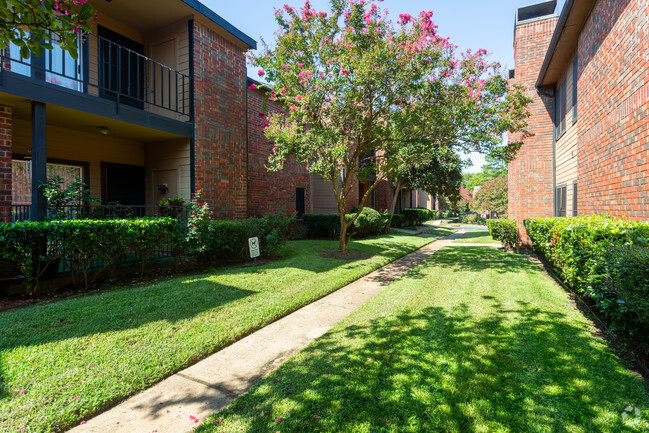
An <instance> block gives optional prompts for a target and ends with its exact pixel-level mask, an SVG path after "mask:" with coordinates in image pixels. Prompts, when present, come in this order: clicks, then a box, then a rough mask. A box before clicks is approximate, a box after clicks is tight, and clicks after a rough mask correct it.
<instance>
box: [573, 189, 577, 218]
mask: <svg viewBox="0 0 649 433" xmlns="http://www.w3.org/2000/svg"><path fill="white" fill-rule="evenodd" d="M572 216H577V182H575V183H573V184H572Z"/></svg>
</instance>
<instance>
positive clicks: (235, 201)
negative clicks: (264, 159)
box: [194, 21, 247, 218]
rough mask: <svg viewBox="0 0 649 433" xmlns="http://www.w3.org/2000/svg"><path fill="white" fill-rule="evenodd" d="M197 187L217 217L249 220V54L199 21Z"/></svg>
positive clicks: (196, 38)
mask: <svg viewBox="0 0 649 433" xmlns="http://www.w3.org/2000/svg"><path fill="white" fill-rule="evenodd" d="M194 114H195V121H196V129H195V143H194V152H195V153H194V154H195V172H194V174H195V182H196V184H195V185H196V190H197V191H200V192H201V194H202V197H203V199H205V200H206V201H207V202H208V204H209V206H210V208H211V209H212V210H213V211H214V216H215V217H217V218H243V217H245V216H246V213H247V210H246V200H247V193H246V184H247V182H246V171H247V169H246V159H247V155H246V60H245V49H244V48H242V47H239V46H237V45H235V44H234V43H232V42H230V41H228V40H227V39H225V38H224V37H223V36H221V35H219V34H217V33H216V32H214V31H212V30H211V29H209V28H208V27H207V26H205V25H204V24H202V23H201V22H199V21H194Z"/></svg>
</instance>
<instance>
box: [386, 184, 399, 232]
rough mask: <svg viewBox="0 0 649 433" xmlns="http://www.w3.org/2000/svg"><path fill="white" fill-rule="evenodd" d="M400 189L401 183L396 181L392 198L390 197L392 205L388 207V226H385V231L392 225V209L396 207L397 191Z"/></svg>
mask: <svg viewBox="0 0 649 433" xmlns="http://www.w3.org/2000/svg"><path fill="white" fill-rule="evenodd" d="M400 189H401V181H400V180H398V181H397V185H396V187H395V190H394V197H392V205H390V219H389V220H388V224H387V225H386V226H385V229H386V230H387V229H389V228H390V225H391V224H392V217H393V216H394V209H395V208H396V207H397V199H398V198H399V190H400Z"/></svg>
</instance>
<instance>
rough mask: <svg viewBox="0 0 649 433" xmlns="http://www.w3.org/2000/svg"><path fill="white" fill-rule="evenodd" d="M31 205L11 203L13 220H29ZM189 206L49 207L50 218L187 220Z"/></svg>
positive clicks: (48, 214) (109, 205)
mask: <svg viewBox="0 0 649 433" xmlns="http://www.w3.org/2000/svg"><path fill="white" fill-rule="evenodd" d="M30 210H31V206H30V205H21V204H19V205H16V204H14V205H11V220H12V221H13V222H19V221H28V220H29V215H30ZM189 212H190V210H189V206H156V205H121V204H120V205H113V204H107V205H80V206H63V207H58V208H55V207H52V206H50V207H48V208H47V216H48V218H49V219H85V218H89V219H107V218H108V219H117V218H119V219H132V218H142V217H171V218H176V219H178V220H179V221H184V220H186V218H187V216H188V213H189Z"/></svg>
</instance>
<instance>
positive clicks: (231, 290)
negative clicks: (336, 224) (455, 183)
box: [0, 235, 430, 432]
mask: <svg viewBox="0 0 649 433" xmlns="http://www.w3.org/2000/svg"><path fill="white" fill-rule="evenodd" d="M428 242H430V239H425V238H419V237H416V236H410V235H386V236H381V237H379V238H375V239H367V240H360V241H354V242H352V244H351V247H350V248H351V250H352V251H360V252H363V253H365V254H366V255H368V257H370V258H367V259H363V260H356V261H353V260H351V261H350V260H341V259H336V258H331V257H330V258H327V257H328V256H327V255H326V254H325V255H324V256H322V255H321V254H320V252H321V251H322V250H336V249H337V242H334V241H296V242H290V243H289V244H288V247H287V249H286V257H285V258H284V259H282V260H280V261H276V262H272V263H269V264H267V265H265V266H259V267H257V268H253V267H243V268H232V269H229V270H217V271H214V272H210V273H207V274H204V275H197V276H190V277H180V278H172V279H169V280H167V281H164V282H160V283H157V284H152V285H147V286H142V287H132V288H125V289H118V290H113V291H106V292H102V293H99V294H97V295H91V296H83V297H80V298H75V299H68V300H64V301H60V302H56V303H51V304H44V305H38V306H34V307H29V308H25V309H21V310H15V311H7V312H4V313H0V329H1V330H2V332H1V333H0V431H2V432H4V431H10V432H16V431H18V430H19V428H20V427H24V428H25V431H26V432H27V431H38V432H41V431H44V432H49V431H60V430H62V429H64V428H66V427H68V426H70V425H72V424H74V423H77V422H79V421H80V420H82V419H84V418H86V417H87V416H89V415H90V414H92V413H94V412H97V411H98V410H100V409H102V408H104V407H106V406H108V405H110V404H112V403H114V402H116V401H118V400H120V399H122V398H124V397H127V396H128V395H130V394H133V393H134V392H137V391H139V390H142V389H144V388H146V387H148V386H151V385H152V384H154V383H156V382H158V381H159V380H160V379H162V378H164V377H166V376H168V375H170V374H171V373H172V372H174V371H177V370H178V369H180V368H181V367H183V366H186V365H188V364H190V363H192V362H194V361H196V360H198V359H200V358H203V357H205V356H206V355H208V354H211V353H213V352H215V351H216V350H217V349H219V348H220V347H223V346H224V345H227V344H229V343H231V342H233V341H235V340H237V339H238V338H240V337H241V336H243V335H245V334H246V333H248V332H250V331H251V330H254V329H257V328H260V327H262V326H263V325H265V324H267V323H269V322H271V321H273V320H275V319H277V318H278V317H281V316H283V315H285V314H286V313H287V312H289V311H292V310H295V309H297V308H299V307H300V306H303V305H305V304H308V303H310V302H311V301H313V300H315V299H317V298H320V297H322V296H323V295H325V294H327V293H329V292H332V291H333V290H335V289H337V288H339V287H342V286H343V285H345V284H347V283H349V282H351V281H353V280H355V279H357V278H359V277H360V276H362V275H364V274H367V273H369V272H370V271H371V270H373V269H376V268H378V267H379V266H381V265H384V264H386V263H388V262H389V261H391V260H393V259H395V258H396V257H399V256H402V255H404V254H406V253H407V252H409V251H412V250H414V249H416V248H418V247H420V246H422V245H424V244H426V243H428ZM370 255H371V256H370Z"/></svg>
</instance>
